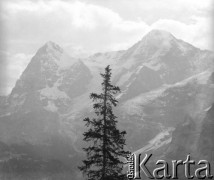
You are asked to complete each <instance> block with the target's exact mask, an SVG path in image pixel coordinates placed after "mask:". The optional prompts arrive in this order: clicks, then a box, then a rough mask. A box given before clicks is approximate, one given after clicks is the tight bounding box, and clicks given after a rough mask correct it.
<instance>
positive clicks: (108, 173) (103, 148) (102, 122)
mask: <svg viewBox="0 0 214 180" xmlns="http://www.w3.org/2000/svg"><path fill="white" fill-rule="evenodd" d="M101 76H102V78H103V82H102V93H101V94H96V93H91V95H90V98H91V99H92V101H93V102H94V104H93V108H94V111H95V114H96V118H92V119H90V118H85V119H84V121H85V122H86V127H87V128H88V131H87V132H85V133H84V134H83V135H84V139H83V140H84V141H86V142H88V143H89V144H90V145H89V146H88V147H87V148H83V150H84V151H85V152H86V156H87V159H86V160H84V161H83V164H84V165H83V166H81V167H79V169H80V170H81V171H83V173H84V175H86V176H87V179H88V180H119V179H126V175H125V174H123V172H122V171H123V165H124V163H123V161H122V157H125V156H126V155H127V154H128V152H127V151H125V150H124V145H125V138H124V136H125V134H126V132H125V131H120V130H119V129H118V128H117V120H116V118H117V117H116V116H115V115H114V114H113V109H112V108H113V107H115V106H116V105H117V103H118V101H117V100H116V99H115V95H116V94H117V93H118V92H120V88H119V87H117V86H114V85H112V84H111V69H110V66H107V67H106V68H105V73H104V74H101Z"/></svg>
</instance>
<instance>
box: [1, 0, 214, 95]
mask: <svg viewBox="0 0 214 180" xmlns="http://www.w3.org/2000/svg"><path fill="white" fill-rule="evenodd" d="M213 8H214V7H213V0H79V1H78V0H1V1H0V67H1V69H0V70H1V74H0V94H8V93H9V92H10V91H11V88H12V87H13V86H14V83H15V82H16V80H17V78H18V77H19V76H20V74H21V73H22V72H23V70H24V68H25V67H26V66H27V64H28V63H29V61H30V59H31V57H32V56H33V55H34V54H35V52H36V50H37V49H38V48H39V47H41V46H42V45H43V44H44V43H45V42H47V41H49V40H51V41H54V42H56V43H58V44H59V45H60V46H61V47H63V48H64V49H65V50H66V51H67V52H68V53H69V54H70V55H71V56H76V55H77V54H78V53H79V54H80V55H81V56H84V55H87V54H91V53H95V52H105V51H111V50H121V49H127V48H128V47H130V46H131V45H133V44H134V43H136V42H137V41H139V40H140V39H142V37H143V36H144V35H145V34H146V33H147V32H148V31H150V30H151V29H164V30H167V31H169V32H171V33H172V34H173V35H174V36H176V37H177V38H180V39H183V40H185V41H187V42H189V43H191V44H193V45H195V46H197V47H199V48H201V49H210V50H213V46H212V37H213V34H212V33H213V31H212V30H213V29H212V23H211V22H212V16H213Z"/></svg>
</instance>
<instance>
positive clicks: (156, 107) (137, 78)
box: [0, 30, 214, 179]
mask: <svg viewBox="0 0 214 180" xmlns="http://www.w3.org/2000/svg"><path fill="white" fill-rule="evenodd" d="M68 54H69V52H68V53H66V52H64V50H63V49H62V48H61V47H60V46H59V45H57V44H55V43H54V42H47V43H46V44H45V45H44V46H43V47H41V48H40V49H39V50H38V51H37V52H36V54H35V56H34V57H33V58H32V59H31V61H30V63H29V64H28V66H27V67H26V69H25V70H24V72H23V73H22V75H21V76H20V77H19V79H18V80H17V82H16V85H15V87H14V88H13V90H12V92H11V93H10V94H9V95H8V97H0V107H1V111H0V171H1V172H2V174H3V175H4V176H7V175H8V174H10V173H14V174H13V175H14V177H15V174H20V179H22V177H24V176H26V177H27V175H29V174H32V176H35V178H37V179H38V178H40V176H41V177H43V176H44V177H52V176H59V177H60V178H61V179H63V178H62V177H61V174H66V173H67V174H68V175H65V176H64V179H69V178H70V177H71V176H72V177H73V178H72V179H81V175H80V173H79V172H78V170H77V166H78V165H79V163H80V162H81V159H82V157H83V156H84V155H83V152H82V150H81V148H82V146H83V142H82V133H83V132H84V128H85V127H84V124H83V122H82V119H83V118H84V117H85V116H93V112H92V104H91V100H90V99H89V94H90V93H91V92H99V91H100V90H101V89H100V83H101V78H100V76H99V73H101V72H103V70H104V67H105V66H106V65H111V68H112V73H113V83H114V84H116V85H118V86H120V87H121V90H122V92H121V94H119V95H118V97H117V98H118V100H119V106H118V107H117V108H116V109H115V113H116V115H117V116H118V121H119V127H120V128H121V129H124V130H126V131H127V136H126V139H127V147H126V148H127V149H129V150H130V151H132V152H134V151H136V152H149V151H151V152H153V153H156V154H158V155H165V157H178V155H181V154H182V153H180V152H183V155H184V154H185V153H186V152H194V153H193V154H194V155H195V156H205V155H206V153H205V152H204V150H203V149H199V148H198V147H200V146H202V144H206V147H207V148H208V149H210V150H211V149H213V146H212V145H208V144H209V143H206V142H205V141H206V140H205V139H208V141H212V133H211V130H210V126H209V124H212V120H213V118H212V117H211V116H212V109H213V108H212V107H213V105H212V103H213V102H214V78H213V77H214V76H213V74H214V73H213V70H214V53H213V52H211V51H206V50H200V49H198V48H196V47H194V46H192V45H191V44H189V43H186V42H184V41H182V40H180V39H177V38H176V37H174V36H173V35H172V34H170V33H169V32H166V31H162V30H153V31H151V32H149V33H148V34H147V35H146V36H144V37H143V38H142V39H141V40H140V41H139V42H137V43H136V44H134V45H133V46H132V47H130V48H129V49H127V50H123V51H116V52H107V53H97V54H94V55H92V56H90V57H88V58H83V59H76V58H73V57H70V56H69V55H68ZM71 55H72V54H71ZM211 106H212V107H211ZM209 107H211V109H210V110H208V111H207V109H208V108H209ZM190 142H192V144H191V146H190V145H189V144H190ZM166 152H167V153H166ZM179 153H180V154H179ZM17 157H18V158H17ZM27 159H28V160H27ZM53 161H56V163H55V165H56V167H51V164H53V163H52V162H53ZM14 162H15V163H16V164H17V166H20V169H18V170H17V169H16V166H12V164H13V163H14ZM74 162H75V164H74ZM24 164H28V165H29V164H30V165H29V168H25V167H24ZM7 166H11V172H8V170H7V168H6V167H7ZM35 167H37V171H36V172H39V173H38V174H39V177H37V175H38V174H35V173H33V171H32V169H33V168H35ZM43 167H44V168H43ZM56 169H58V171H57V172H56V174H54V175H51V174H52V172H54V171H55V170H56ZM0 177H1V175H0ZM11 177H12V178H13V176H12V175H11Z"/></svg>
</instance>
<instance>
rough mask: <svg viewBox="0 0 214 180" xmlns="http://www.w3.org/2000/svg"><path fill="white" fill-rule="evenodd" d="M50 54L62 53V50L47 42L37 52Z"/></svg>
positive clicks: (56, 45) (51, 42)
mask: <svg viewBox="0 0 214 180" xmlns="http://www.w3.org/2000/svg"><path fill="white" fill-rule="evenodd" d="M50 52H59V53H63V49H62V48H61V47H60V46H59V45H58V44H56V43H54V42H53V41H48V42H46V43H45V44H44V45H43V46H42V47H41V48H40V49H39V50H38V52H37V53H39V54H44V53H50Z"/></svg>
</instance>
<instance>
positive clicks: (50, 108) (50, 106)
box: [44, 101, 58, 112]
mask: <svg viewBox="0 0 214 180" xmlns="http://www.w3.org/2000/svg"><path fill="white" fill-rule="evenodd" d="M44 108H45V109H46V110H47V111H51V112H56V111H57V110H58V108H57V107H56V106H55V104H54V102H52V101H48V105H47V106H45V107H44Z"/></svg>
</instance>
